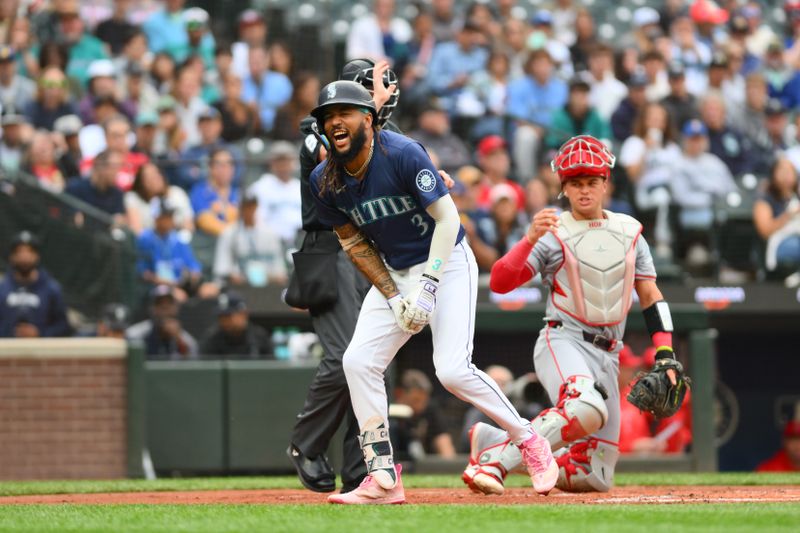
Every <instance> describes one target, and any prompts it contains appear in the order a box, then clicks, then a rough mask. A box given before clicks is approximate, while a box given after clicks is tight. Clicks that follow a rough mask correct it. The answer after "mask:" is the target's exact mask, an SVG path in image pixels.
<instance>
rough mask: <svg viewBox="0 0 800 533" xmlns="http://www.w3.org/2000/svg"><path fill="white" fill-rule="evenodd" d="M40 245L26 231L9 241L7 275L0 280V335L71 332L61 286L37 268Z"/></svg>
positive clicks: (32, 335) (51, 334)
mask: <svg viewBox="0 0 800 533" xmlns="http://www.w3.org/2000/svg"><path fill="white" fill-rule="evenodd" d="M39 248H40V246H39V240H38V239H37V238H36V236H35V235H33V234H32V233H30V232H29V231H22V232H20V233H18V234H17V235H16V236H15V237H14V238H13V239H12V241H11V249H10V250H9V254H8V266H9V268H8V274H7V275H6V277H5V279H3V281H2V282H0V337H65V336H69V335H70V327H69V323H68V322H67V314H66V311H67V309H66V306H65V305H64V297H63V295H62V294H61V286H60V285H59V284H58V282H57V281H56V280H55V279H53V278H52V277H51V276H50V274H48V273H47V271H46V270H45V269H43V268H40V266H39V262H40V255H39Z"/></svg>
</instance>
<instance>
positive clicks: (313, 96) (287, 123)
mask: <svg viewBox="0 0 800 533" xmlns="http://www.w3.org/2000/svg"><path fill="white" fill-rule="evenodd" d="M319 90H320V81H319V78H318V77H317V75H316V74H314V73H312V72H301V73H299V74H298V75H297V77H296V78H295V80H294V92H293V93H292V99H291V100H289V102H288V103H287V104H286V105H284V106H283V107H281V108H280V109H278V112H277V114H276V116H275V127H274V128H273V130H272V138H273V139H279V140H283V141H292V142H300V141H302V140H303V137H304V135H302V134H301V133H300V121H301V120H303V119H304V118H305V117H307V116H308V115H309V114H310V113H311V110H312V109H314V108H315V107H316V106H317V98H318V97H319Z"/></svg>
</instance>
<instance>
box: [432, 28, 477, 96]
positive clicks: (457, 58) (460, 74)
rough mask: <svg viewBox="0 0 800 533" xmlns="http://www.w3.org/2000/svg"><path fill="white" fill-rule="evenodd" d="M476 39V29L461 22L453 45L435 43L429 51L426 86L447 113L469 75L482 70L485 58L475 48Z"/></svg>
mask: <svg viewBox="0 0 800 533" xmlns="http://www.w3.org/2000/svg"><path fill="white" fill-rule="evenodd" d="M479 37H480V32H479V29H478V28H477V27H476V26H474V25H473V24H472V23H470V22H465V23H464V24H463V26H462V27H461V28H460V29H459V31H458V34H457V35H456V40H455V41H444V42H438V43H437V44H436V46H435V47H434V48H433V55H432V56H431V60H430V63H429V64H428V77H427V78H426V84H427V86H428V87H429V88H430V90H431V91H432V93H433V94H434V95H436V96H438V97H439V98H441V103H442V106H443V107H444V108H445V109H446V110H447V111H453V109H454V106H455V102H456V100H457V99H458V96H459V95H460V94H461V91H463V89H464V87H465V86H466V84H467V82H468V81H469V77H470V74H472V73H473V72H477V71H479V70H483V69H484V68H485V67H486V61H487V59H488V57H489V54H488V53H487V51H486V50H485V49H483V48H481V47H479V46H478V39H479Z"/></svg>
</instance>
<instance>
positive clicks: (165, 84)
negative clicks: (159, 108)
mask: <svg viewBox="0 0 800 533" xmlns="http://www.w3.org/2000/svg"><path fill="white" fill-rule="evenodd" d="M175 74H176V66H175V60H174V59H172V56H170V55H169V54H167V53H165V52H161V53H158V54H156V55H155V57H154V58H153V62H152V63H151V64H150V77H151V78H152V80H153V85H154V86H155V88H156V90H157V91H158V92H159V94H170V93H172V89H173V86H174V85H175Z"/></svg>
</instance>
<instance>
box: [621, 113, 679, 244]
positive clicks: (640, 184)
mask: <svg viewBox="0 0 800 533" xmlns="http://www.w3.org/2000/svg"><path fill="white" fill-rule="evenodd" d="M680 156H681V151H680V148H678V145H677V144H675V142H674V140H673V131H672V128H670V125H669V119H668V117H667V111H666V109H664V106H662V105H661V104H656V103H650V104H647V105H646V106H645V107H644V109H642V111H641V113H640V114H639V116H638V117H637V119H636V124H635V126H634V132H633V135H631V136H630V137H628V139H627V140H626V141H625V142H624V143H623V144H622V148H621V149H620V154H619V164H620V165H621V166H622V168H623V169H624V170H625V172H626V173H627V175H628V180H629V181H630V182H631V183H632V184H633V185H634V188H635V194H634V200H635V202H636V207H637V208H638V209H640V210H645V211H655V217H656V220H655V225H654V229H653V236H654V239H653V241H652V242H653V244H654V245H655V255H657V256H661V257H664V258H668V257H670V256H671V255H672V249H671V245H672V235H671V232H670V227H669V204H670V201H671V200H670V195H669V192H668V190H669V182H670V180H671V178H672V172H673V168H674V165H675V163H676V162H677V161H678V160H679V159H680Z"/></svg>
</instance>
